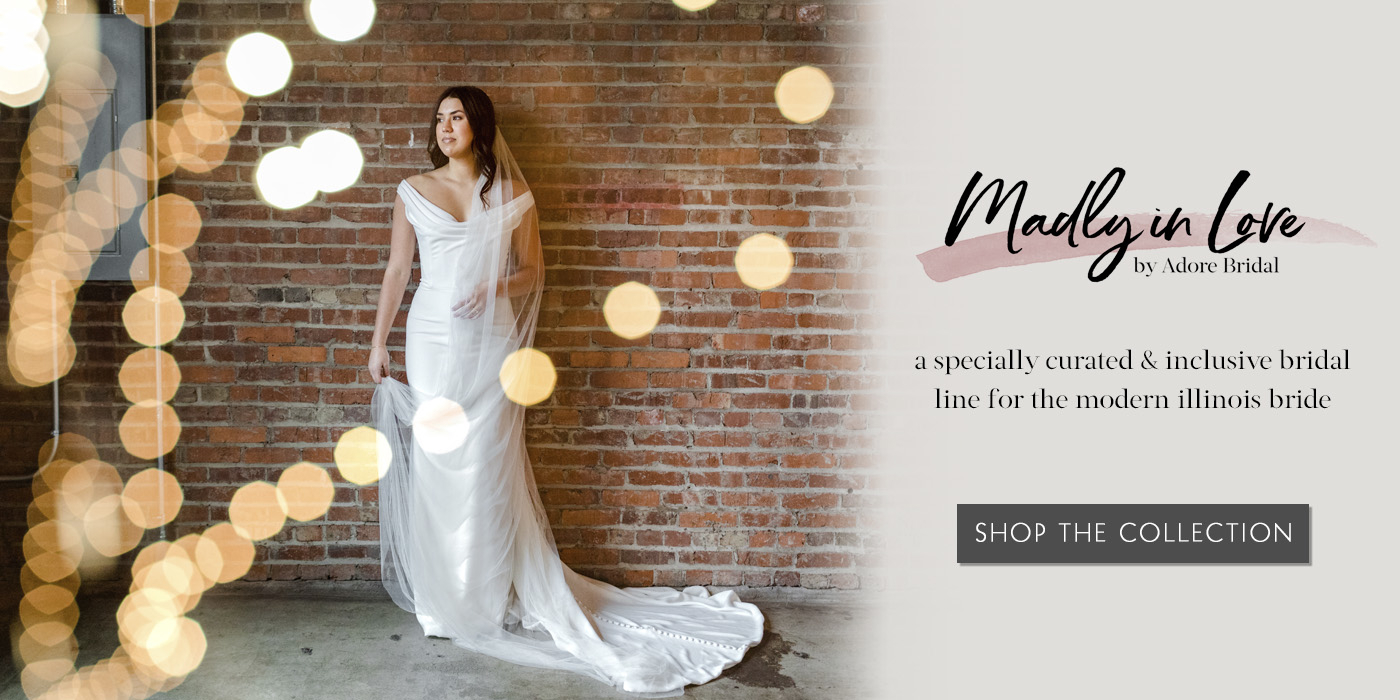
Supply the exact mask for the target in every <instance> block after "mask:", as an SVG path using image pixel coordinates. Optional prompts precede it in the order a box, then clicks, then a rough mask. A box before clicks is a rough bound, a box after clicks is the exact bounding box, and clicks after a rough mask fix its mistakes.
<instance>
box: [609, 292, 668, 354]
mask: <svg viewBox="0 0 1400 700" xmlns="http://www.w3.org/2000/svg"><path fill="white" fill-rule="evenodd" d="M603 318H604V319H605V320H606V321H607V322H608V328H611V329H612V332H613V333H616V334H618V335H619V336H622V337H623V338H627V339H629V340H631V339H634V338H640V337H642V336H644V335H646V334H648V333H650V332H652V331H653V330H655V329H656V322H657V321H659V320H661V301H660V300H659V299H657V298H656V292H654V291H652V289H651V287H648V286H646V285H645V284H642V283H640V282H624V283H622V284H619V285H618V286H616V287H613V288H612V290H611V291H609V292H608V296H607V299H605V300H604V301H603Z"/></svg>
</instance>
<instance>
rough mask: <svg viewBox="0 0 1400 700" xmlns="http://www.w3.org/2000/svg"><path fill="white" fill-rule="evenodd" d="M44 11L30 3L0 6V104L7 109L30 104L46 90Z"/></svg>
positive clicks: (13, 1) (22, 1) (21, 1)
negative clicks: (3, 104)
mask: <svg viewBox="0 0 1400 700" xmlns="http://www.w3.org/2000/svg"><path fill="white" fill-rule="evenodd" d="M44 9H45V8H44V6H43V5H42V4H40V3H37V2H33V1H32V0H9V1H7V2H3V3H0V102H3V103H5V104H7V105H9V106H11V107H23V106H25V105H29V104H32V103H33V102H35V101H36V100H38V99H39V98H40V97H42V96H43V94H44V91H45V90H46V89H47V88H48V85H49V69H48V65H47V63H46V62H45V60H44V54H45V53H47V52H48V50H49V34H48V31H47V30H46V29H45V28H44V24H43V14H44Z"/></svg>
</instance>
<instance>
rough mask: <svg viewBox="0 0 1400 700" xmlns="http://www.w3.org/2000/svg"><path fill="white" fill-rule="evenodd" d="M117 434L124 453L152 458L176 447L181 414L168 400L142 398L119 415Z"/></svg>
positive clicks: (142, 457)
mask: <svg viewBox="0 0 1400 700" xmlns="http://www.w3.org/2000/svg"><path fill="white" fill-rule="evenodd" d="M117 434H118V435H119V436H120V437H121V440H122V447H124V448H126V451H127V452H130V453H131V454H132V455H134V456H136V457H140V458H141V459H155V458H156V457H159V456H161V455H163V454H166V453H168V452H170V451H171V450H173V449H175V443H176V442H179V440H180V417H179V416H177V415H175V409H174V408H171V406H170V404H168V403H164V402H160V401H142V402H140V403H137V404H134V405H132V406H130V407H128V408H127V409H126V413H123V414H122V420H121V423H120V424H119V425H118V426H117ZM133 519H134V518H133Z"/></svg>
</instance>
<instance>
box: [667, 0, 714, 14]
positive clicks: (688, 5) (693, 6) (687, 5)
mask: <svg viewBox="0 0 1400 700" xmlns="http://www.w3.org/2000/svg"><path fill="white" fill-rule="evenodd" d="M671 2H673V3H675V4H676V7H679V8H681V9H682V10H685V11H687V12H699V11H701V10H703V9H705V8H707V7H709V6H710V5H713V4H715V0H671Z"/></svg>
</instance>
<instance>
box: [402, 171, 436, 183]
mask: <svg viewBox="0 0 1400 700" xmlns="http://www.w3.org/2000/svg"><path fill="white" fill-rule="evenodd" d="M403 180H404V182H407V183H408V184H410V185H413V186H414V187H417V186H418V185H422V184H427V183H436V182H437V180H438V171H437V170H428V171H426V172H421V173H418V174H416V175H409V176H408V177H406V178H404V179H403Z"/></svg>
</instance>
